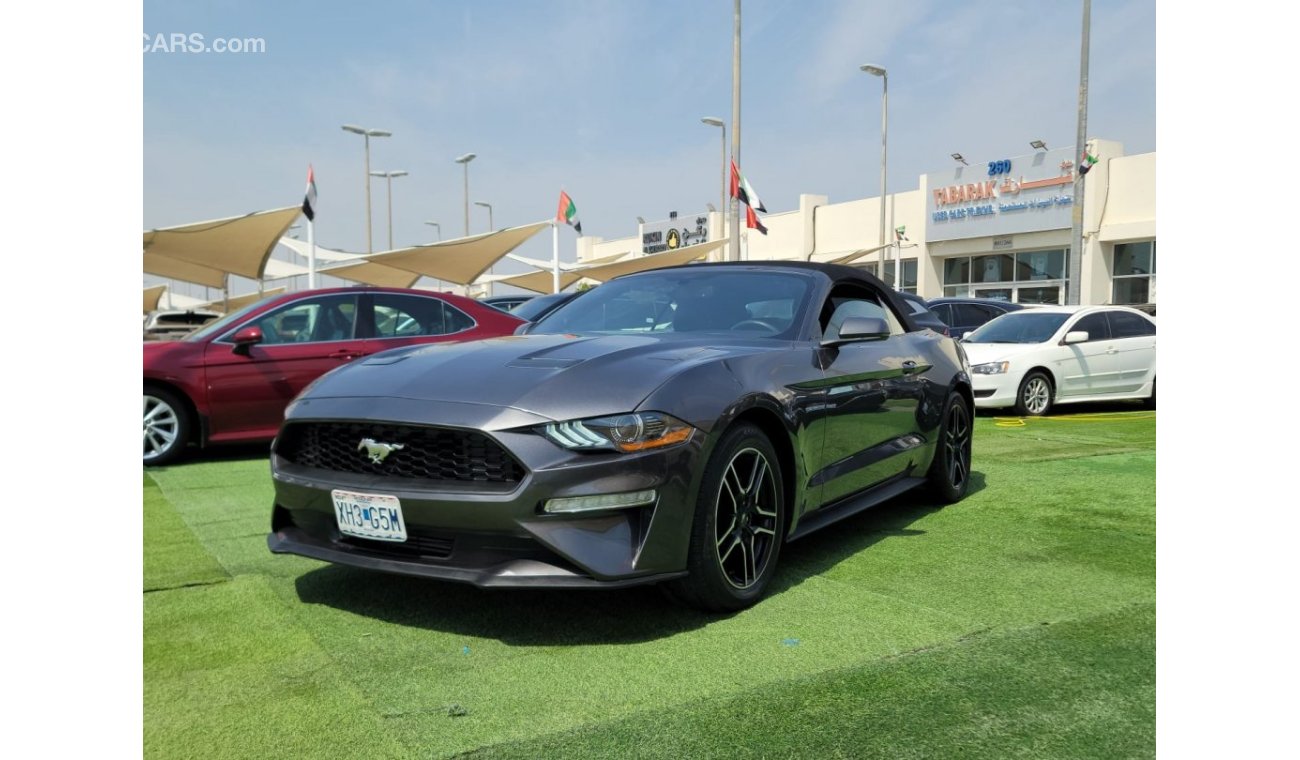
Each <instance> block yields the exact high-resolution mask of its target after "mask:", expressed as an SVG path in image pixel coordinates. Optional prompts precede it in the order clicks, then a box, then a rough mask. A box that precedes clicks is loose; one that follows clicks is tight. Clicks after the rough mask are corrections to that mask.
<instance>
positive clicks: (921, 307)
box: [895, 291, 955, 337]
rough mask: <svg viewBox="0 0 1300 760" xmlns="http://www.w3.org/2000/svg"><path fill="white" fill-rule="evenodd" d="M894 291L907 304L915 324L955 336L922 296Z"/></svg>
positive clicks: (941, 333)
mask: <svg viewBox="0 0 1300 760" xmlns="http://www.w3.org/2000/svg"><path fill="white" fill-rule="evenodd" d="M895 292H897V293H898V295H899V296H901V297H902V299H903V302H904V303H905V304H906V305H907V308H908V310H909V311H910V312H911V314H912V319H913V320H915V321H916V323H917V324H919V325H921V326H922V327H928V328H930V329H931V330H934V331H935V332H937V333H939V334H940V335H948V336H954V337H955V333H953V332H952V330H950V329H949V328H948V323H947V322H944V321H943V320H942V319H940V318H939V315H938V314H935V313H934V312H933V311H931V310H930V305H929V304H928V303H926V300H925V299H924V298H922V297H920V296H918V295H917V294H915V293H904V292H902V291H895Z"/></svg>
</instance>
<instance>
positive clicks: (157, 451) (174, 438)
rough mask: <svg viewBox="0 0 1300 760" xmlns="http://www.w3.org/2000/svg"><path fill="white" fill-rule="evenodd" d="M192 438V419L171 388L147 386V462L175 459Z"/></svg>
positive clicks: (145, 392)
mask: <svg viewBox="0 0 1300 760" xmlns="http://www.w3.org/2000/svg"><path fill="white" fill-rule="evenodd" d="M189 439H190V419H189V413H188V412H187V411H186V408H185V404H184V403H182V402H181V400H180V398H179V397H177V395H176V394H175V393H172V392H171V391H167V390H163V389H162V388H145V389H144V464H145V465H146V466H151V465H162V464H169V463H171V462H175V461H176V460H177V459H180V457H181V454H183V453H185V444H186V443H188V442H189Z"/></svg>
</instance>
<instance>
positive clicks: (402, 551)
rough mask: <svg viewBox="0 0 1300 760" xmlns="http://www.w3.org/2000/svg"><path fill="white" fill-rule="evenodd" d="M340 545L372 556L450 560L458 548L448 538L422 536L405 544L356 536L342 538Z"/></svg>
mask: <svg viewBox="0 0 1300 760" xmlns="http://www.w3.org/2000/svg"><path fill="white" fill-rule="evenodd" d="M338 541H339V542H340V543H344V544H348V545H350V546H357V547H360V548H362V549H365V550H366V551H368V552H370V553H372V554H387V555H392V556H395V557H428V558H430V559H449V558H450V557H451V555H452V551H453V550H454V549H455V548H456V540H455V539H454V538H451V537H448V536H421V535H416V534H411V535H409V536H408V537H407V539H406V541H404V542H393V541H371V540H369V539H365V538H357V537H355V536H340V537H339V539H338Z"/></svg>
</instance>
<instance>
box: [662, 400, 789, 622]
mask: <svg viewBox="0 0 1300 760" xmlns="http://www.w3.org/2000/svg"><path fill="white" fill-rule="evenodd" d="M785 510H786V505H785V483H784V480H783V478H782V476H781V467H780V462H779V460H778V459H777V457H776V451H775V449H773V448H772V443H771V442H770V441H769V440H768V439H767V436H766V435H764V434H763V432H762V431H761V430H759V429H758V428H757V427H755V426H754V425H750V424H747V423H743V424H740V425H737V426H735V427H733V428H731V429H730V430H728V431H727V432H726V433H725V434H724V435H723V436H722V440H720V441H719V442H718V445H717V448H715V449H714V451H713V454H712V456H710V457H709V463H708V465H707V466H706V468H705V470H704V478H703V480H702V482H701V484H700V491H699V494H698V495H697V496H696V499H695V519H694V522H693V523H692V526H691V539H690V547H689V548H688V550H687V557H686V569H687V571H688V573H689V574H688V575H687V576H686V577H684V578H679V579H677V580H673V581H669V583H668V584H667V588H666V589H665V590H666V591H667V592H668V594H669V596H670V597H671V598H673V599H675V600H678V601H680V602H682V603H684V604H686V605H688V606H691V607H696V608H698V609H702V610H709V611H713V612H732V611H735V610H741V609H744V608H746V607H750V606H752V605H753V604H754V603H756V602H757V601H758V600H759V599H760V598H762V596H763V592H764V591H765V590H766V588H767V585H768V583H769V582H770V581H771V579H772V576H773V575H774V574H775V573H776V562H777V557H778V556H779V555H780V553H781V544H782V542H783V541H784V538H785Z"/></svg>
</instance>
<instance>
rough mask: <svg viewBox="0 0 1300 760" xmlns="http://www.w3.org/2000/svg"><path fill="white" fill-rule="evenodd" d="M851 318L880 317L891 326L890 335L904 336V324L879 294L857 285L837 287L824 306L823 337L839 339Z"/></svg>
mask: <svg viewBox="0 0 1300 760" xmlns="http://www.w3.org/2000/svg"><path fill="white" fill-rule="evenodd" d="M850 317H879V318H881V319H884V320H885V322H886V323H887V324H888V325H889V334H890V335H902V334H903V333H904V332H905V330H904V328H903V322H902V320H900V319H899V318H898V315H897V314H895V313H894V311H893V309H891V308H890V307H889V306H888V304H887V303H885V302H884V301H883V300H882V299H881V298H880V297H879V296H878V295H877V294H875V293H873V292H871V291H870V290H867V289H866V288H862V287H859V286H857V285H837V286H835V289H834V290H832V291H831V295H830V297H829V298H827V299H826V303H825V304H823V305H822V311H821V324H822V335H823V336H824V337H825V338H826V339H833V338H837V337H839V334H840V327H841V326H842V325H843V324H844V320H846V319H849V318H850Z"/></svg>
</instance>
